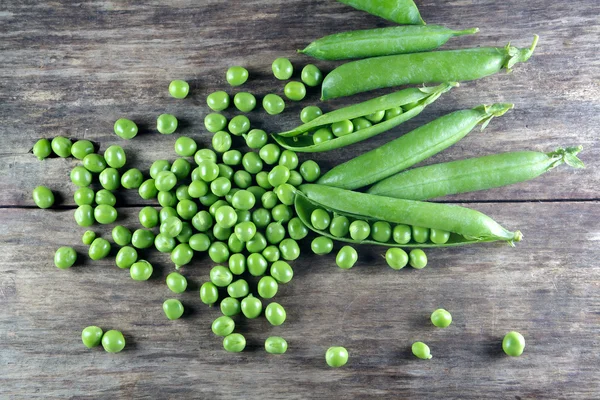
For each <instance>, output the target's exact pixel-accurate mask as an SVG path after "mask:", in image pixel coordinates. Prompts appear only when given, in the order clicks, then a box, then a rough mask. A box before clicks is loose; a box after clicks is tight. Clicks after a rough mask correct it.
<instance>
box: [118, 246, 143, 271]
mask: <svg viewBox="0 0 600 400" xmlns="http://www.w3.org/2000/svg"><path fill="white" fill-rule="evenodd" d="M137 258H138V254H137V251H136V250H135V249H134V248H133V247H131V246H123V247H121V248H120V249H119V252H118V253H117V256H116V257H115V264H117V267H119V268H122V269H126V268H131V266H132V265H133V263H135V262H136V261H137Z"/></svg>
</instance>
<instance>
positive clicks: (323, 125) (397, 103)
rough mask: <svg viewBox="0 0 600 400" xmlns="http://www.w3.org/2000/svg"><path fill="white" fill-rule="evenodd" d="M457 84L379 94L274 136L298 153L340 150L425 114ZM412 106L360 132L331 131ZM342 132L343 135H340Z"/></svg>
mask: <svg viewBox="0 0 600 400" xmlns="http://www.w3.org/2000/svg"><path fill="white" fill-rule="evenodd" d="M456 86H458V84H456V83H443V84H441V85H438V86H432V87H422V88H408V89H404V90H400V91H397V92H395V93H391V94H388V95H384V96H380V97H376V98H374V99H371V100H367V101H365V102H362V103H359V104H355V105H352V106H348V107H343V108H340V109H337V110H334V111H331V112H328V113H326V114H323V115H321V116H320V117H317V118H315V119H313V120H311V121H310V122H307V123H305V124H303V125H300V126H298V127H296V128H295V129H292V130H290V131H286V132H281V133H278V134H275V135H273V138H274V139H275V140H276V141H277V143H278V144H279V145H280V146H282V147H284V148H286V149H290V150H294V151H297V152H312V153H314V152H321V151H328V150H332V149H338V148H341V147H344V146H348V145H350V144H353V143H357V142H360V141H362V140H365V139H368V138H370V137H373V136H375V135H378V134H380V133H383V132H386V131H388V130H390V129H392V128H393V127H395V126H398V125H399V124H401V123H402V122H405V121H408V120H409V119H411V118H413V117H415V116H416V115H418V114H419V113H421V111H423V110H424V109H425V107H427V106H428V105H429V104H431V103H433V102H434V101H435V100H437V99H438V98H439V97H440V96H441V95H442V94H443V93H445V92H447V91H449V90H450V89H452V88H453V87H456ZM408 105H411V109H410V110H407V111H406V112H404V113H400V114H398V115H396V116H394V117H393V118H390V119H387V120H383V121H381V120H380V122H378V123H375V124H373V125H371V126H369V127H365V128H363V129H360V130H358V131H354V132H352V130H350V131H348V130H341V131H339V132H338V133H337V134H336V135H335V136H337V137H333V134H334V133H335V132H331V128H332V127H333V126H334V124H336V125H335V126H336V127H337V128H343V127H344V126H339V127H338V125H341V124H346V125H348V123H350V125H351V126H352V123H351V122H350V120H355V119H357V118H360V117H367V116H369V115H372V114H377V113H379V112H381V111H385V110H388V109H391V108H394V107H403V106H404V107H408ZM344 121H346V122H344ZM309 132H315V133H314V134H312V135H311V134H308V135H305V133H309ZM320 132H321V133H320ZM340 132H341V133H342V134H340ZM323 134H325V135H326V136H327V138H328V140H322V139H323V138H321V136H322V135H323Z"/></svg>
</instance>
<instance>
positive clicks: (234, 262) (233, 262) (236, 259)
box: [229, 254, 246, 275]
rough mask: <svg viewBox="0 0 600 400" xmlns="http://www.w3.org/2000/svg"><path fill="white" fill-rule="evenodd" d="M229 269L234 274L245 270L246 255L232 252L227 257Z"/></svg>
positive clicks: (239, 273)
mask: <svg viewBox="0 0 600 400" xmlns="http://www.w3.org/2000/svg"><path fill="white" fill-rule="evenodd" d="M229 270H230V271H231V273H232V274H234V275H241V274H243V273H244V272H245V271H246V257H245V256H244V255H243V254H232V255H231V257H229Z"/></svg>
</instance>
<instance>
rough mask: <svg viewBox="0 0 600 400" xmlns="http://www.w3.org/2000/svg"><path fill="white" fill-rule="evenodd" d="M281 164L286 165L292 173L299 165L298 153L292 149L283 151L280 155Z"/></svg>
mask: <svg viewBox="0 0 600 400" xmlns="http://www.w3.org/2000/svg"><path fill="white" fill-rule="evenodd" d="M279 165H281V166H284V167H286V168H287V169H289V170H290V173H291V171H292V170H294V169H296V168H297V167H298V155H297V154H296V153H295V152H294V151H292V150H284V151H282V152H281V155H280V156H279Z"/></svg>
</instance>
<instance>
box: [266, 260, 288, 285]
mask: <svg viewBox="0 0 600 400" xmlns="http://www.w3.org/2000/svg"><path fill="white" fill-rule="evenodd" d="M270 274H271V276H272V277H273V278H275V280H276V281H277V282H278V283H284V284H285V283H288V282H289V281H291V280H292V278H293V277H294V270H293V269H292V267H291V266H290V264H288V263H287V262H285V261H281V260H280V261H275V262H274V263H273V264H272V265H271V270H270Z"/></svg>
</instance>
